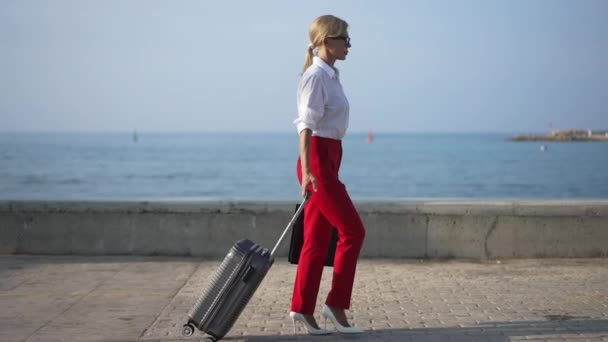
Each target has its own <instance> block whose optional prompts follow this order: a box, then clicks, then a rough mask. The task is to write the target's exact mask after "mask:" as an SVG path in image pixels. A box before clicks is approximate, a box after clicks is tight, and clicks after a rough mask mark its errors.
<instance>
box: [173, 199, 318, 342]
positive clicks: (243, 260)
mask: <svg viewBox="0 0 608 342" xmlns="http://www.w3.org/2000/svg"><path fill="white" fill-rule="evenodd" d="M308 198H309V196H306V197H305V198H304V200H303V201H302V204H301V205H300V207H299V208H298V210H297V211H296V213H295V214H294V216H293V218H292V219H291V221H290V222H289V224H288V225H287V227H286V228H285V230H284V231H283V234H282V235H281V237H280V238H279V241H277V243H276V245H275V246H274V248H273V249H272V251H268V249H266V248H263V247H262V246H260V245H258V244H256V243H255V242H253V241H251V240H247V239H245V240H239V241H238V242H236V243H235V244H234V246H232V248H230V251H229V252H228V255H226V257H225V258H224V261H222V263H221V264H220V267H219V269H217V270H216V271H215V274H214V275H213V278H212V279H211V283H210V284H209V286H208V287H207V289H206V290H205V292H204V293H203V295H202V296H201V297H200V298H199V299H198V301H197V302H196V304H195V305H194V307H193V308H192V310H190V313H189V314H188V322H187V323H186V324H184V326H183V330H182V335H184V336H186V337H188V336H192V334H193V333H194V331H195V328H196V329H198V330H200V331H202V332H204V333H206V334H207V337H206V338H205V341H210V342H215V341H217V340H219V339H221V338H223V337H224V336H226V334H227V333H228V331H229V330H230V328H232V326H233V325H234V323H235V322H236V320H237V318H238V317H239V316H240V314H241V312H242V311H243V309H245V306H246V305H247V303H248V302H249V300H250V299H251V297H252V296H253V294H254V293H255V290H256V289H257V288H258V286H259V285H260V283H261V282H262V280H263V279H264V277H265V276H266V273H267V272H268V270H269V269H270V267H271V266H272V263H273V262H274V254H275V252H276V250H277V248H278V247H279V244H280V243H281V241H283V238H284V237H285V234H286V233H287V231H288V230H289V228H291V227H292V226H293V224H294V222H295V221H296V219H297V218H298V216H299V215H300V213H301V212H302V210H303V208H304V204H306V201H307V200H308Z"/></svg>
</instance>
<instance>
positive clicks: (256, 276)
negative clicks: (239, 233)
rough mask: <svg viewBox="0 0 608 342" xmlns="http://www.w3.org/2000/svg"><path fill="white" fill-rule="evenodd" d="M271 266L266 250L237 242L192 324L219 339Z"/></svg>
mask: <svg viewBox="0 0 608 342" xmlns="http://www.w3.org/2000/svg"><path fill="white" fill-rule="evenodd" d="M271 264H272V260H271V259H270V253H269V252H268V250H267V249H264V248H262V247H261V246H259V245H257V244H255V243H254V242H252V241H250V240H240V241H238V242H237V243H236V244H235V245H234V246H232V248H230V251H229V252H228V255H227V256H226V257H225V258H224V260H223V261H222V263H221V264H220V267H219V268H218V269H217V270H216V272H215V273H214V274H213V278H212V279H211V282H210V284H209V286H208V287H207V289H206V290H205V292H204V293H203V295H202V296H201V297H200V298H199V299H198V301H197V302H196V304H195V305H194V307H193V308H192V310H190V313H189V314H188V317H189V321H190V322H191V323H193V324H195V325H196V326H197V327H198V329H199V330H201V331H204V332H206V333H207V334H209V335H211V336H213V337H215V338H217V339H220V338H222V337H224V336H225V335H226V334H227V333H228V331H229V330H230V328H232V326H233V325H234V323H235V322H236V320H237V318H238V317H239V315H240V314H241V312H242V311H243V309H244V308H245V306H246V305H247V303H248V302H249V300H250V299H251V297H252V296H253V294H254V293H255V290H256V289H257V288H258V286H259V285H260V283H261V282H262V280H263V279H264V276H265V275H266V273H267V272H268V269H269V268H270V266H271Z"/></svg>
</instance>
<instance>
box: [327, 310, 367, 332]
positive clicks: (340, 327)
mask: <svg viewBox="0 0 608 342" xmlns="http://www.w3.org/2000/svg"><path fill="white" fill-rule="evenodd" d="M321 314H322V315H323V317H325V323H326V324H327V320H328V319H329V320H330V321H332V322H333V323H334V325H335V326H336V330H338V332H339V333H342V334H360V333H362V332H365V330H363V329H361V328H357V327H345V326H343V325H342V324H340V323H339V322H338V320H337V319H336V316H334V313H333V312H331V310H330V309H329V307H328V306H327V305H325V304H323V309H321Z"/></svg>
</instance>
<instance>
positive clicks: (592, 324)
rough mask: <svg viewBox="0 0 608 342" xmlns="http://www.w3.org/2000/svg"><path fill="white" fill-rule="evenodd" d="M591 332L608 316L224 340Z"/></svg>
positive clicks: (491, 337) (490, 337) (602, 329)
mask: <svg viewBox="0 0 608 342" xmlns="http://www.w3.org/2000/svg"><path fill="white" fill-rule="evenodd" d="M578 334H586V335H589V334H592V335H594V336H595V337H596V338H597V337H603V338H606V339H607V340H608V320H585V319H572V320H550V321H515V322H486V323H481V324H479V325H476V326H470V327H462V328H461V327H446V328H417V329H381V330H373V331H369V332H366V333H363V334H361V335H355V336H346V335H339V334H337V333H334V334H332V335H329V336H310V335H302V334H300V335H298V336H297V337H293V336H285V335H282V336H243V337H226V338H224V340H225V341H230V340H239V341H243V340H244V341H252V342H253V341H295V340H297V341H302V342H303V341H332V340H334V341H335V340H345V341H346V340H357V341H443V340H445V341H448V340H449V341H463V342H464V341H470V342H477V341H496V342H503V341H504V342H507V341H511V337H521V338H522V339H523V337H524V336H536V337H537V338H541V339H542V338H543V336H545V338H559V337H558V336H559V335H578Z"/></svg>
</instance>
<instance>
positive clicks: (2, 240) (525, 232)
mask: <svg viewBox="0 0 608 342" xmlns="http://www.w3.org/2000/svg"><path fill="white" fill-rule="evenodd" d="M295 204H296V202H292V203H288V202H56V201H48V202H29V201H28V202H24V201H0V254H79V255H117V254H120V255H188V256H190V255H191V256H201V257H212V258H221V257H223V256H224V255H225V254H226V252H227V250H228V249H229V247H230V246H231V245H232V243H234V242H235V241H236V240H239V239H242V238H249V239H252V240H254V241H256V242H259V243H261V244H263V245H264V246H267V247H268V248H271V247H272V246H274V243H275V241H276V239H277V238H278V236H280V234H281V232H282V230H283V229H284V227H285V226H286V224H287V222H288V221H289V219H290V218H291V215H292V214H293V210H294V207H295ZM355 204H356V206H357V208H358V209H359V211H360V214H361V217H362V219H363V222H364V224H365V226H366V230H367V235H366V241H365V245H364V247H363V251H362V256H363V257H389V258H427V257H428V258H471V259H488V258H489V259H492V258H529V257H606V256H608V201H504V202H499V201H494V202H481V201H480V202H464V201H431V202H414V201H400V202H388V201H387V202H382V201H377V202H356V203H355ZM288 245H289V235H288V236H287V239H286V240H285V241H284V242H283V244H282V246H281V248H280V249H279V252H278V255H279V256H285V255H286V253H287V248H288Z"/></svg>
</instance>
